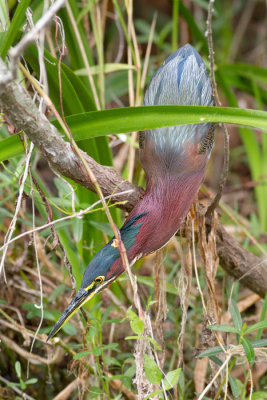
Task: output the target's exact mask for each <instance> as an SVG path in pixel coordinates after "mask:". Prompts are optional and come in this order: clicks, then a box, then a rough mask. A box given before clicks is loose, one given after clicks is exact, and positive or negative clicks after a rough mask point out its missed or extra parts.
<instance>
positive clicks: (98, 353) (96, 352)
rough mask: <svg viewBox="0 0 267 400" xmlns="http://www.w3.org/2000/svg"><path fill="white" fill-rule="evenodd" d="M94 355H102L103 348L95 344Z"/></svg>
mask: <svg viewBox="0 0 267 400" xmlns="http://www.w3.org/2000/svg"><path fill="white" fill-rule="evenodd" d="M93 355H94V356H96V357H99V356H100V355H101V348H100V347H98V346H96V345H93Z"/></svg>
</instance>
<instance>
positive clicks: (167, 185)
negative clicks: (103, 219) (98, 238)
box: [48, 44, 214, 340]
mask: <svg viewBox="0 0 267 400" xmlns="http://www.w3.org/2000/svg"><path fill="white" fill-rule="evenodd" d="M164 104H169V105H172V104H180V105H196V106H198V105H201V106H213V105H214V100H213V96H212V87H211V84H210V80H209V77H208V73H207V71H206V68H205V65H204V62H203V60H202V58H201V57H200V55H199V54H198V52H197V51H196V50H195V49H194V48H193V47H192V46H191V45H189V44H187V45H185V46H183V47H182V48H180V49H179V50H178V51H176V52H175V53H173V54H172V55H171V56H170V57H168V58H167V59H166V61H165V62H164V63H163V64H162V65H161V67H160V68H159V69H158V70H157V72H156V73H155V74H154V76H153V77H152V79H151V82H150V84H149V86H148V88H147V91H146V94H145V98H144V106H146V105H164ZM213 136H214V125H212V124H209V123H203V124H195V125H183V126H173V127H167V128H160V129H154V130H151V131H146V132H141V133H140V135H139V147H140V159H141V164H142V166H143V168H144V171H145V176H146V191H145V194H144V197H143V198H142V199H141V200H140V201H139V203H138V204H137V205H136V206H135V208H134V209H133V210H132V212H131V213H130V214H129V215H128V217H127V219H126V221H125V223H124V225H123V227H122V228H121V230H120V234H121V239H122V241H123V243H124V246H125V248H126V251H127V256H128V260H129V262H130V265H132V264H133V263H134V262H135V261H136V260H137V259H139V258H140V257H143V256H145V255H147V254H149V253H152V252H154V251H156V250H158V249H160V248H161V247H162V246H164V245H165V244H166V243H167V242H168V241H169V240H170V239H171V237H172V236H173V235H174V234H175V233H176V232H177V230H178V228H179V226H180V224H181V222H182V221H183V219H184V218H185V217H186V215H187V213H188V211H189V209H190V207H191V204H192V202H193V201H194V199H195V197H196V195H197V192H198V189H199V187H200V184H201V182H202V180H203V177H204V173H205V169H206V164H207V161H208V159H209V155H210V150H211V148H212V145H213ZM113 240H114V238H113V239H111V241H110V242H109V243H108V244H106V245H105V246H104V247H103V248H102V249H101V250H100V251H99V252H98V253H97V254H96V255H95V257H94V258H93V259H92V261H91V262H90V263H89V265H88V267H87V268H86V270H85V272H84V275H83V278H82V282H81V287H80V289H79V291H78V292H77V294H76V296H75V297H74V298H73V300H72V301H71V303H70V304H69V305H68V307H67V308H66V309H65V311H64V312H63V314H62V315H61V317H60V318H59V320H58V321H57V322H56V324H55V325H54V327H53V329H52V331H51V332H50V334H49V336H48V340H49V338H51V337H53V336H54V335H55V334H56V333H57V332H58V331H59V330H60V329H61V328H62V326H63V325H64V324H65V323H66V322H67V321H68V320H69V319H70V318H71V317H72V315H73V314H74V313H75V312H76V311H77V310H78V309H79V308H80V307H81V306H82V305H83V304H84V303H86V302H87V301H88V300H89V299H91V298H92V297H93V296H94V295H95V294H96V293H99V292H100V291H101V290H103V289H104V288H105V287H106V286H108V285H109V284H110V283H111V282H113V281H114V280H115V279H116V278H117V277H118V276H119V275H120V274H122V273H123V272H124V267H123V263H122V260H121V256H120V252H119V250H118V248H117V247H116V246H114V244H113Z"/></svg>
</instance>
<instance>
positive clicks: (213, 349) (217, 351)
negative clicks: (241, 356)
mask: <svg viewBox="0 0 267 400" xmlns="http://www.w3.org/2000/svg"><path fill="white" fill-rule="evenodd" d="M225 347H226V346H225ZM222 351H223V350H222V348H221V347H220V346H214V347H211V348H210V349H207V350H204V351H202V352H201V353H200V354H199V355H198V356H197V358H203V357H210V356H214V355H215V354H220V353H222Z"/></svg>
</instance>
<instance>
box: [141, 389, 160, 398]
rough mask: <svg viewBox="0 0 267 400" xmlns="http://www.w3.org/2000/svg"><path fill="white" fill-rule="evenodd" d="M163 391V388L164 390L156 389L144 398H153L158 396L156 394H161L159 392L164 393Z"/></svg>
mask: <svg viewBox="0 0 267 400" xmlns="http://www.w3.org/2000/svg"><path fill="white" fill-rule="evenodd" d="M162 392H163V390H162V389H159V390H155V391H154V392H152V393H149V394H148V395H147V396H146V397H144V399H143V400H148V399H152V397H154V396H156V394H159V393H162Z"/></svg>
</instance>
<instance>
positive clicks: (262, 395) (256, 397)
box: [251, 392, 267, 400]
mask: <svg viewBox="0 0 267 400" xmlns="http://www.w3.org/2000/svg"><path fill="white" fill-rule="evenodd" d="M266 399H267V392H255V393H253V394H252V396H251V400H266Z"/></svg>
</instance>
